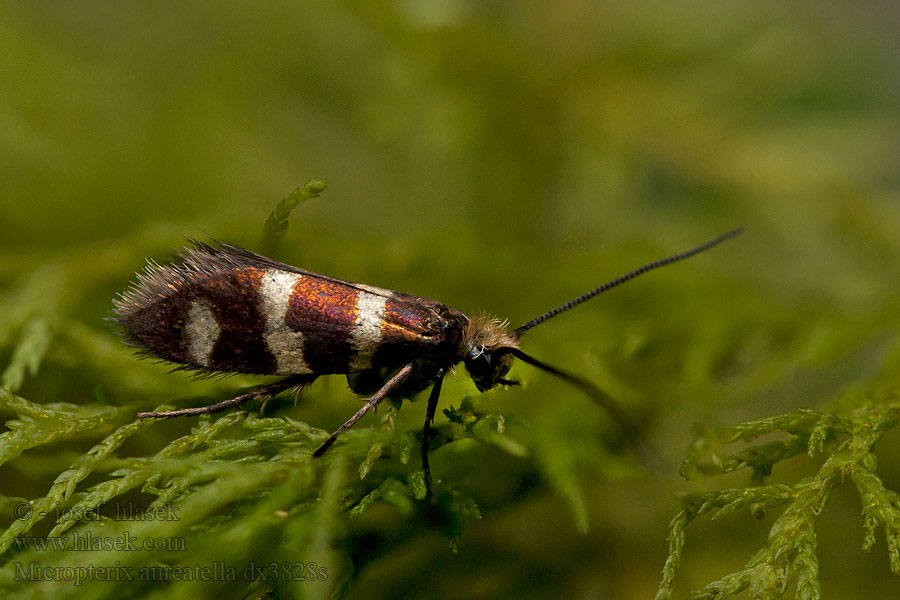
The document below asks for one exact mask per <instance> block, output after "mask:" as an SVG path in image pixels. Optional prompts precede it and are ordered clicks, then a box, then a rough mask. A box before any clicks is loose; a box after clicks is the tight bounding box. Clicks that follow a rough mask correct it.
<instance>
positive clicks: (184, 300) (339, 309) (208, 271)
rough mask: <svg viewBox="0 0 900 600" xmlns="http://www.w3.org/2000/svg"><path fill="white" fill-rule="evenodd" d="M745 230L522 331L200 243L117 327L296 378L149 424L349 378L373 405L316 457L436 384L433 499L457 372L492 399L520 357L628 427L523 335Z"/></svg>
mask: <svg viewBox="0 0 900 600" xmlns="http://www.w3.org/2000/svg"><path fill="white" fill-rule="evenodd" d="M742 231H743V229H741V228H739V229H734V230H732V231H729V232H727V233H725V234H723V235H720V236H719V237H717V238H715V239H712V240H710V241H708V242H706V243H705V244H701V245H699V246H697V247H696V248H692V249H691V250H688V251H686V252H681V253H679V254H675V255H672V256H669V257H667V258H664V259H662V260H658V261H655V262H652V263H648V264H646V265H644V266H642V267H640V268H638V269H635V270H634V271H631V272H629V273H627V274H625V275H622V276H621V277H618V278H616V279H613V280H611V281H609V282H607V283H604V284H603V285H601V286H599V287H597V288H594V289H593V290H591V291H589V292H587V293H585V294H583V295H581V296H578V297H577V298H574V299H573V300H570V301H569V302H566V303H565V304H562V305H560V306H558V307H556V308H554V309H553V310H550V311H547V312H546V313H543V314H542V315H540V316H538V317H536V318H534V319H533V320H531V321H529V322H528V323H525V324H524V325H522V326H521V327H519V328H517V329H514V330H512V331H507V330H506V328H505V326H504V323H502V322H501V321H499V320H497V319H493V318H487V317H470V316H468V315H466V314H464V313H462V312H460V311H458V310H456V309H454V308H451V307H449V306H447V305H446V304H442V303H440V302H436V301H434V300H428V299H425V298H419V297H417V296H411V295H408V294H402V293H400V292H393V291H390V290H385V289H381V288H377V287H372V286H369V285H364V284H360V283H350V282H348V281H342V280H340V279H335V278H333V277H326V276H324V275H318V274H316V273H311V272H309V271H305V270H303V269H299V268H297V267H293V266H290V265H286V264H283V263H280V262H277V261H274V260H272V259H270V258H266V257H264V256H260V255H258V254H254V253H253V252H250V251H249V250H245V249H243V248H239V247H237V246H232V245H230V244H226V243H224V242H215V243H214V244H205V243H203V242H198V241H193V242H192V244H193V247H191V248H187V249H185V250H184V251H183V253H182V254H181V255H180V256H179V257H178V258H177V259H176V260H175V261H174V262H172V263H171V264H168V265H164V266H161V265H159V264H157V263H155V262H152V261H151V262H150V263H149V265H148V266H147V267H146V268H145V270H144V272H143V273H141V274H139V275H138V277H137V281H136V282H134V283H133V284H132V286H131V287H130V288H129V289H128V290H127V291H126V292H124V293H123V294H121V295H120V297H119V298H117V299H116V300H115V301H114V316H113V320H114V321H115V322H116V323H118V324H119V325H120V327H121V331H122V333H123V335H124V337H125V339H126V341H127V342H128V343H129V344H131V345H132V346H135V347H137V348H138V349H139V351H140V353H141V354H143V355H146V356H152V357H156V358H160V359H163V360H166V361H171V362H174V363H178V364H179V368H183V369H188V370H193V371H197V372H200V373H205V374H216V373H250V374H259V375H286V376H287V377H286V378H285V379H283V380H281V381H278V382H275V383H269V384H265V385H261V386H258V387H255V388H251V389H250V390H249V391H247V392H246V393H244V394H241V395H240V396H237V397H235V398H231V399H229V400H225V401H223V402H219V403H216V404H212V405H210V406H202V407H197V408H186V409H182V410H174V411H166V412H144V413H139V415H138V416H139V417H141V418H152V417H157V418H158V417H180V416H189V415H198V414H203V413H213V412H219V411H222V410H225V409H228V408H232V407H236V406H240V405H241V404H243V403H245V402H247V401H249V400H252V399H255V398H261V399H266V398H269V397H271V396H274V395H275V394H278V393H279V392H281V391H283V390H286V389H288V388H290V387H299V386H304V385H308V384H310V383H312V382H313V381H314V380H315V379H316V377H318V376H319V375H330V374H346V375H347V379H348V381H349V384H350V388H351V389H352V390H353V392H355V393H357V394H361V395H371V396H370V397H369V398H368V399H367V400H366V402H365V404H364V405H363V407H362V408H360V409H359V411H357V413H356V414H355V415H353V416H352V417H350V419H348V420H347V422H346V423H344V424H343V425H342V426H341V427H339V428H338V429H337V430H336V431H335V432H334V433H333V434H332V435H331V437H329V438H328V439H327V440H325V442H324V443H323V444H322V445H321V446H320V447H319V448H318V449H317V450H316V451H315V453H314V456H316V457H318V456H321V455H322V454H323V453H324V452H325V451H326V450H328V448H330V447H331V445H332V444H333V443H334V442H335V440H336V439H337V438H338V436H339V435H340V434H341V433H343V432H344V431H346V430H347V429H349V428H350V427H352V426H353V424H354V423H356V422H357V421H358V420H359V419H360V418H361V417H362V416H363V415H364V414H366V412H368V411H369V410H370V409H372V408H374V407H375V406H377V405H378V403H379V402H381V401H382V400H383V399H384V398H385V397H387V396H388V395H390V396H392V397H409V396H411V395H413V394H415V393H416V392H419V391H421V390H423V389H425V388H426V387H428V386H429V385H430V386H432V387H431V394H430V396H429V397H428V404H427V407H426V409H425V426H424V428H423V429H422V465H423V469H424V474H425V482H426V485H427V487H428V491H429V494H431V493H432V481H431V474H430V470H429V466H428V447H429V446H428V443H429V435H430V426H431V423H432V420H433V419H434V414H435V410H436V407H437V402H438V397H439V395H440V392H441V382H442V381H443V377H444V375H445V374H446V373H447V371H448V370H450V369H451V368H452V367H453V366H454V365H456V364H458V363H460V362H462V363H464V364H465V366H466V370H467V371H468V373H469V375H470V376H471V377H472V379H473V380H474V382H475V386H476V387H477V388H478V389H479V390H481V391H485V390H488V389H490V388H492V387H494V386H496V385H498V384H499V385H513V384H516V383H518V382H516V381H512V380H509V379H505V377H506V374H507V372H508V371H509V369H510V366H511V364H512V361H513V359H514V358H518V359H520V360H522V361H524V362H526V363H528V364H530V365H532V366H534V367H537V368H538V369H541V370H543V371H546V372H548V373H551V374H552V375H555V376H557V377H559V378H561V379H563V380H565V381H568V382H569V383H571V384H573V385H575V386H576V387H578V388H579V389H581V390H582V391H583V392H585V393H586V394H588V395H589V396H590V397H591V398H593V399H594V400H595V401H597V402H599V403H600V404H601V405H602V406H603V407H604V408H605V409H606V410H607V411H609V412H610V414H611V416H612V417H613V418H614V419H615V420H616V421H618V422H619V424H620V425H622V426H623V427H625V428H626V429H627V428H628V420H627V419H626V418H625V417H624V415H622V414H621V412H620V411H619V410H618V409H617V408H616V406H615V405H614V404H612V403H611V402H609V401H608V399H607V398H606V396H605V395H604V394H603V393H602V392H601V391H600V390H599V389H598V388H597V387H596V386H594V385H592V384H591V383H590V382H588V381H586V380H584V379H582V378H580V377H577V376H575V375H572V374H570V373H567V372H565V371H562V370H560V369H557V368H555V367H552V366H550V365H548V364H546V363H544V362H542V361H539V360H537V359H535V358H533V357H532V356H530V355H528V354H526V353H525V352H523V351H522V350H521V349H520V348H519V343H520V340H521V338H522V335H523V334H524V333H525V332H527V331H528V330H529V329H531V328H533V327H535V326H537V325H540V324H541V323H543V322H544V321H547V320H548V319H551V318H553V317H555V316H556V315H558V314H560V313H562V312H565V311H567V310H569V309H570V308H573V307H575V306H577V305H579V304H581V303H582V302H585V301H587V300H590V299H591V298H593V297H594V296H596V295H598V294H600V293H602V292H605V291H607V290H609V289H611V288H614V287H616V286H618V285H620V284H622V283H624V282H626V281H628V280H630V279H632V278H634V277H637V276H638V275H640V274H642V273H645V272H647V271H650V270H652V269H656V268H658V267H662V266H665V265H668V264H671V263H674V262H677V261H679V260H683V259H685V258H688V257H691V256H694V255H696V254H699V253H700V252H703V251H705V250H708V249H709V248H712V247H713V246H716V245H718V244H720V243H722V242H724V241H726V240H728V239H730V238H732V237H734V236H736V235H738V234H740V233H741V232H742Z"/></svg>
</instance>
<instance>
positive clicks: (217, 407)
mask: <svg viewBox="0 0 900 600" xmlns="http://www.w3.org/2000/svg"><path fill="white" fill-rule="evenodd" d="M316 377H318V376H317V375H314V374H310V375H294V376H293V377H288V378H287V379H282V380H281V381H276V382H275V383H267V384H264V385H259V386H256V387H255V388H250V390H248V391H247V392H244V393H243V394H241V395H240V396H235V397H234V398H231V399H229V400H223V401H222V402H216V403H215V404H210V405H209V406H197V407H194V408H182V409H181V410H164V411H159V412H139V413H138V414H137V416H138V418H139V419H166V418H169V417H192V416H194V415H206V414H210V413H217V412H222V411H223V410H227V409H229V408H235V407H237V406H240V405H241V404H244V403H245V402H249V401H250V400H254V399H256V398H263V399H266V400H267V399H268V398H271V397H272V396H275V395H277V394H280V393H281V392H283V391H284V390H286V389H288V388H289V387H296V386H302V385H308V384H310V383H312V382H313V381H315V379H316Z"/></svg>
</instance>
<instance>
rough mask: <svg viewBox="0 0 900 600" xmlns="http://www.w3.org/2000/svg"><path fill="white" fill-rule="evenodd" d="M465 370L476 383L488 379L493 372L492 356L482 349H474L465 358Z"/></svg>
mask: <svg viewBox="0 0 900 600" xmlns="http://www.w3.org/2000/svg"><path fill="white" fill-rule="evenodd" d="M466 370H467V371H468V372H469V375H471V376H472V379H474V380H475V381H476V382H477V381H479V380H482V379H485V378H486V377H490V375H491V371H492V370H493V356H492V355H491V353H490V352H485V351H484V349H475V350H472V351H471V352H469V355H468V356H466Z"/></svg>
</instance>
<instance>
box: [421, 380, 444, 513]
mask: <svg viewBox="0 0 900 600" xmlns="http://www.w3.org/2000/svg"><path fill="white" fill-rule="evenodd" d="M443 382H444V369H438V372H437V374H436V375H435V380H434V387H432V388H431V394H430V395H429V396H428V406H426V407H425V427H423V428H422V470H423V471H424V472H425V490H426V494H427V496H428V498H430V499H431V501H432V502H434V500H435V497H434V483H433V482H432V481H431V466H430V465H429V464H428V446H429V442H430V441H431V423H432V422H433V421H434V412H435V411H436V410H437V403H438V398H440V397H441V384H442V383H443Z"/></svg>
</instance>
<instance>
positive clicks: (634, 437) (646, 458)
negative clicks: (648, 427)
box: [503, 348, 665, 473]
mask: <svg viewBox="0 0 900 600" xmlns="http://www.w3.org/2000/svg"><path fill="white" fill-rule="evenodd" d="M503 350H506V351H507V352H509V353H511V354H512V355H513V356H515V357H516V358H518V359H519V360H521V361H522V362H526V363H528V364H529V365H531V366H533V367H537V368H538V369H540V370H541V371H546V372H547V373H550V374H551V375H554V376H556V377H559V378H560V379H562V380H563V381H566V382H568V383H571V384H572V385H574V386H575V387H577V388H578V389H580V390H581V391H582V392H584V393H585V394H587V395H588V396H590V398H591V400H593V401H594V402H596V403H597V404H599V405H600V407H601V408H603V410H605V411H606V414H608V415H609V416H610V417H611V418H612V420H613V421H614V422H615V423H616V425H618V426H619V428H620V429H621V430H622V432H623V433H624V434H625V436H626V438H627V439H628V441H629V442H630V443H631V444H632V446H633V447H634V449H635V450H637V453H638V455H639V456H640V458H641V459H642V460H643V462H644V464H645V465H646V466H647V467H648V468H650V469H651V470H652V471H655V472H657V473H662V472H664V471H665V461H664V460H663V459H662V457H661V456H660V454H659V452H657V451H656V449H655V448H653V446H651V445H650V444H649V443H648V442H647V441H646V440H645V439H644V438H643V436H642V435H641V432H640V430H639V429H638V427H637V425H636V424H635V422H634V421H632V420H631V418H629V416H628V415H626V414H625V412H624V411H623V410H622V408H621V407H620V406H619V405H618V404H616V403H615V401H613V399H612V398H610V397H609V396H607V395H606V394H605V393H604V392H603V391H602V390H601V389H600V388H598V387H597V386H596V385H594V384H593V383H591V382H590V381H588V380H586V379H582V378H581V377H578V376H577V375H573V374H572V373H567V372H566V371H562V370H560V369H557V368H556V367H554V366H552V365H548V364H547V363H545V362H543V361H540V360H538V359H536V358H535V357H533V356H530V355H528V354H525V353H524V352H522V351H521V350H519V349H518V348H508V349H507V348H503Z"/></svg>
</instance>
